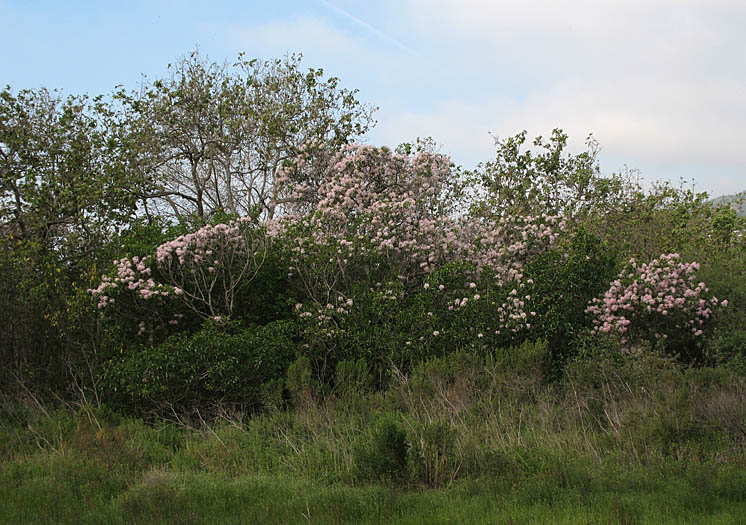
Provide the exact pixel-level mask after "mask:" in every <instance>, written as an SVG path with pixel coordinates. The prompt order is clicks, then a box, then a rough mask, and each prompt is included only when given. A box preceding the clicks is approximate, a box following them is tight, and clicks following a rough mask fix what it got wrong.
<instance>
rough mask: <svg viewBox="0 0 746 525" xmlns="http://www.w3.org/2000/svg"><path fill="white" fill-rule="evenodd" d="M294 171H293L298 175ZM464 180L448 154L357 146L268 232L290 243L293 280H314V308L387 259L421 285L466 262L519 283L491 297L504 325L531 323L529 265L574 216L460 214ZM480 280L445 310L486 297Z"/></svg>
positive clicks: (307, 184)
mask: <svg viewBox="0 0 746 525" xmlns="http://www.w3.org/2000/svg"><path fill="white" fill-rule="evenodd" d="M287 173H289V172H287ZM287 173H286V172H283V176H285V177H288V180H293V179H292V176H290V175H287ZM457 186H458V181H457V180H456V177H455V175H454V173H453V170H452V169H451V164H450V161H449V159H448V158H447V157H445V156H443V155H437V154H431V153H418V154H416V155H412V156H408V155H400V154H396V153H394V152H392V151H391V150H389V149H387V148H374V147H372V146H367V145H358V144H351V145H347V146H344V147H343V148H341V149H340V151H338V152H337V153H336V154H335V155H334V156H333V158H332V159H331V160H330V162H329V163H328V168H327V169H326V171H325V173H324V175H323V176H321V177H318V178H315V179H313V180H311V179H305V180H303V179H296V182H294V192H295V193H294V195H293V200H294V202H296V203H302V204H299V205H298V207H297V208H296V211H295V212H294V213H290V214H288V215H286V216H284V217H282V218H280V219H279V220H276V221H270V223H269V224H268V226H267V230H268V232H271V234H272V235H274V236H276V237H280V238H284V239H286V240H287V241H289V243H290V250H291V253H292V259H293V260H292V263H291V264H292V267H291V276H296V277H298V278H299V279H300V281H301V282H303V283H304V285H305V286H306V291H307V292H308V294H309V296H310V297H311V298H312V302H314V303H315V304H316V305H317V306H316V307H314V308H317V307H321V306H323V305H324V304H326V303H327V302H328V301H329V298H330V297H332V298H333V296H334V295H335V294H338V293H341V292H344V291H345V290H348V289H349V286H350V284H351V283H352V282H353V281H355V280H356V279H359V278H360V272H361V271H362V272H365V271H366V270H365V268H370V267H371V265H380V264H385V265H386V266H387V267H388V268H390V269H391V271H393V272H394V273H395V274H398V278H399V280H400V281H401V282H402V283H403V284H405V285H406V286H407V287H409V288H410V289H411V288H412V286H420V285H421V283H422V280H423V279H424V278H426V277H427V276H428V275H429V274H431V273H432V272H433V270H435V269H436V268H439V267H441V266H443V265H444V264H447V263H450V262H454V261H462V262H466V263H468V264H469V265H470V266H471V267H473V268H475V274H474V275H473V276H472V277H473V278H474V279H475V280H477V281H480V282H481V280H480V277H482V276H485V277H489V278H490V279H492V278H494V279H495V280H497V281H498V282H499V285H500V286H510V287H515V289H516V292H515V294H506V295H507V296H508V297H506V298H500V299H499V300H498V299H497V298H496V297H495V298H494V299H490V300H491V301H493V302H494V304H495V312H494V314H495V320H496V327H495V330H498V331H499V330H501V329H504V328H506V327H507V326H511V327H512V328H511V329H512V330H513V331H515V330H519V329H521V327H522V328H527V327H529V326H530V323H529V322H528V320H529V319H530V316H531V313H530V312H528V311H525V307H526V301H525V299H524V298H523V296H521V295H520V294H519V293H518V291H517V290H520V289H522V288H523V287H524V286H525V283H524V282H523V281H524V276H523V271H524V267H525V264H526V262H527V261H529V260H530V259H531V258H532V257H534V256H535V255H537V254H539V253H542V252H543V251H545V250H547V249H548V248H549V247H551V246H552V245H553V244H554V243H555V242H556V240H557V238H558V235H559V233H560V232H561V231H562V230H563V229H564V227H565V223H564V221H563V220H562V218H561V217H558V216H548V215H541V216H517V217H503V216H495V217H485V216H469V215H464V214H463V213H457V212H455V209H456V208H455V206H454V202H455V197H454V195H455V194H456V193H457V192H456V191H455V188H456V187H457ZM467 277H468V276H467ZM417 283H420V284H417ZM472 284H474V286H473V287H471V289H465V290H449V293H448V295H449V297H450V299H449V303H448V304H447V305H446V304H444V306H443V307H444V308H445V309H447V310H448V311H455V310H459V309H461V308H463V307H465V306H466V305H467V304H470V303H473V302H475V301H478V300H480V298H481V295H480V294H479V293H477V291H476V290H474V289H473V288H474V287H476V284H475V283H472ZM428 286H429V285H428ZM435 286H436V287H442V286H444V285H442V284H440V285H439V284H437V283H436V284H435ZM508 289H509V288H508ZM440 290H442V288H440ZM483 293H486V292H483ZM459 294H460V295H459ZM456 295H458V298H457V297H456ZM391 298H392V299H393V298H395V296H391ZM457 299H458V302H456V300H457ZM314 317H315V315H314Z"/></svg>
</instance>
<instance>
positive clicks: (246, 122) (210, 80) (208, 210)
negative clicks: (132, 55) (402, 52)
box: [115, 51, 372, 221]
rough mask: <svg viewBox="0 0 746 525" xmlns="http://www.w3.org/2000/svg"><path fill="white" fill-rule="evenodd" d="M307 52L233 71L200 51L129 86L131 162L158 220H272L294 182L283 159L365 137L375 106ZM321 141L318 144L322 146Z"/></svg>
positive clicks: (242, 64)
mask: <svg viewBox="0 0 746 525" xmlns="http://www.w3.org/2000/svg"><path fill="white" fill-rule="evenodd" d="M301 58H302V57H301V55H289V56H287V57H285V58H284V59H278V60H267V61H260V60H246V59H245V58H244V57H243V56H242V55H239V57H238V60H237V61H236V63H235V64H234V65H233V66H232V67H231V66H229V65H228V64H227V63H224V64H218V63H215V62H211V61H209V60H208V59H207V58H203V57H201V56H200V55H199V53H198V52H196V51H195V52H192V53H191V54H190V55H188V56H185V57H183V58H181V59H179V60H177V61H176V62H175V63H173V64H172V65H171V66H170V70H171V74H170V76H169V77H166V78H161V79H157V80H155V81H153V82H152V83H149V84H148V85H146V86H145V89H144V90H141V91H140V92H139V93H135V92H127V91H125V90H124V89H120V90H119V91H118V92H117V93H116V94H115V99H116V100H118V101H119V102H120V103H121V104H122V107H123V111H122V113H121V114H120V115H118V118H119V121H120V134H121V139H120V140H121V141H122V142H123V143H124V144H125V145H126V155H125V156H124V157H123V162H125V163H126V165H127V167H128V169H129V171H130V172H131V173H133V174H136V175H137V177H138V178H139V183H138V184H139V188H142V189H141V190H140V191H138V198H139V199H140V201H141V203H142V205H143V208H144V210H145V212H146V214H147V215H148V216H151V214H153V215H157V214H161V215H168V216H171V217H175V218H177V219H178V220H179V221H183V220H184V219H185V218H187V217H189V216H192V215H193V216H196V217H197V218H198V219H199V220H202V221H205V220H209V219H210V218H211V217H212V216H213V215H215V214H221V213H228V214H231V215H233V216H252V215H253V216H257V215H258V214H260V213H261V214H266V215H268V216H270V217H271V216H272V215H273V214H274V211H275V208H276V207H277V206H278V205H280V203H281V201H282V199H283V197H284V196H285V195H284V194H285V193H286V190H287V189H286V188H284V187H282V186H281V185H279V184H275V174H276V171H277V169H278V168H279V167H280V166H281V163H282V162H283V161H285V160H288V159H292V158H293V157H294V156H295V155H296V154H297V153H298V152H299V151H300V150H301V149H302V148H305V147H309V146H312V144H317V146H318V145H321V144H324V145H330V146H334V145H339V144H343V143H345V142H346V141H347V140H349V139H350V138H351V137H352V136H356V135H357V136H359V135H362V134H363V133H365V132H366V131H367V129H368V127H369V126H370V125H371V122H372V120H371V113H372V110H371V109H370V108H367V107H365V106H363V105H362V104H360V102H358V101H357V100H356V99H355V94H356V92H355V91H349V90H346V89H342V88H340V87H339V80H338V79H336V78H333V77H332V78H328V79H326V80H325V79H324V78H323V74H324V72H323V70H321V69H318V70H315V69H310V70H308V71H307V72H304V71H302V70H301V68H300V63H301ZM317 146H315V147H317Z"/></svg>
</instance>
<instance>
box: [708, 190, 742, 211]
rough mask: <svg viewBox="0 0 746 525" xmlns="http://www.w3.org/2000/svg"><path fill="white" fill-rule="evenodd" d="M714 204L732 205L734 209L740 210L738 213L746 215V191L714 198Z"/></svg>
mask: <svg viewBox="0 0 746 525" xmlns="http://www.w3.org/2000/svg"><path fill="white" fill-rule="evenodd" d="M712 204H714V205H715V206H726V205H730V206H731V207H732V208H733V209H735V210H736V211H737V212H738V215H741V216H742V217H746V191H742V192H741V193H736V194H735V195H723V196H722V197H717V198H716V199H712Z"/></svg>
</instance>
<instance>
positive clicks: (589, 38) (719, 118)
mask: <svg viewBox="0 0 746 525" xmlns="http://www.w3.org/2000/svg"><path fill="white" fill-rule="evenodd" d="M744 27H746V2H743V1H740V0H735V1H731V0H709V1H708V2H704V1H703V0H702V1H694V0H691V1H690V0H595V1H593V2H589V1H583V0H577V1H564V2H562V1H558V0H524V1H521V2H517V1H515V0H511V1H509V2H508V1H502V0H493V1H485V0H398V1H393V0H379V1H376V2H364V1H360V0H305V1H299V0H295V1H291V0H275V1H274V2H269V1H267V2H264V1H243V2H237V1H230V2H214V3H211V4H209V7H208V3H207V2H193V1H184V0H170V1H168V0H162V1H158V0H151V1H140V0H132V1H128V2H92V1H91V2H84V1H68V2H56V1H55V2H51V1H35V2H32V1H11V0H0V49H2V52H1V53H0V83H2V84H3V85H5V84H10V85H11V86H12V87H13V89H16V90H18V89H23V88H38V87H40V86H46V87H49V88H55V87H57V88H62V89H63V90H64V91H65V92H68V93H89V94H98V93H109V92H111V90H112V89H113V87H114V86H115V85H117V84H123V85H124V86H125V87H128V88H133V89H134V88H136V87H137V86H138V83H139V82H140V79H141V74H147V75H148V76H149V77H150V78H157V77H159V76H163V75H166V66H167V64H168V63H169V62H171V61H173V60H175V59H176V58H178V57H179V56H180V55H183V54H185V53H188V52H190V51H192V50H194V49H195V47H196V46H198V47H199V49H200V52H201V53H202V54H204V55H208V56H209V57H210V58H211V59H213V60H216V61H223V60H226V59H227V60H232V59H234V58H235V57H236V55H237V54H238V52H240V51H243V52H245V53H246V55H247V56H248V57H258V58H275V57H280V56H282V55H283V54H285V53H287V52H294V51H295V52H302V53H303V54H304V56H305V59H304V65H305V66H306V67H322V68H324V70H325V72H327V73H328V74H330V75H334V76H337V77H339V78H340V79H341V81H342V84H343V85H344V86H345V87H348V88H358V89H359V90H360V94H359V98H360V99H361V100H363V101H365V102H368V103H371V104H373V105H375V106H379V107H380V110H379V111H378V112H377V114H376V118H377V120H378V125H377V126H376V128H374V130H373V132H372V133H370V135H369V137H368V141H369V142H371V143H373V144H380V145H384V144H385V145H389V146H395V145H396V144H398V143H400V142H402V141H408V140H413V139H414V138H416V137H417V136H432V137H433V138H434V139H435V140H436V141H438V142H439V143H440V144H442V152H444V153H448V154H450V155H451V156H452V157H453V159H454V161H455V162H456V163H458V164H461V165H463V166H465V167H467V168H472V167H474V166H475V165H476V163H477V162H479V161H486V160H490V159H491V158H492V157H493V156H494V147H493V145H492V138H491V137H490V135H489V133H490V132H491V133H492V134H494V135H497V136H500V137H506V136H509V135H513V134H515V133H517V132H519V131H521V130H522V129H527V130H528V132H529V134H530V135H532V136H533V135H536V134H543V135H548V134H549V133H550V132H551V130H552V128H554V127H561V128H563V129H565V131H566V132H568V134H569V135H570V138H571V145H572V149H573V151H575V152H579V151H581V149H582V143H583V141H584V139H585V137H586V135H587V134H588V133H593V134H594V135H595V137H596V138H597V139H598V140H599V142H600V143H601V144H602V146H603V150H602V153H601V167H602V170H603V171H604V172H607V173H609V172H613V171H618V170H620V169H621V168H622V167H623V166H624V165H627V166H629V167H631V168H636V169H638V170H640V172H641V175H642V177H643V178H644V179H646V180H655V179H670V180H673V181H675V182H676V181H678V180H679V177H684V178H685V179H686V180H688V181H692V180H693V181H694V183H695V189H697V190H702V191H708V192H710V194H712V195H720V194H723V193H732V192H736V191H741V190H744V189H746V155H744V153H743V149H744V147H743V144H744V143H745V142H746V36H744V32H743V28H744Z"/></svg>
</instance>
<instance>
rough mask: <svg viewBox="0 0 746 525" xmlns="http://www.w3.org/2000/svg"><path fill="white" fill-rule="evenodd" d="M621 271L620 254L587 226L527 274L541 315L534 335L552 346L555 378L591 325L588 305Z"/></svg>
mask: <svg viewBox="0 0 746 525" xmlns="http://www.w3.org/2000/svg"><path fill="white" fill-rule="evenodd" d="M618 271H619V256H618V253H617V252H616V251H615V250H614V249H613V248H612V247H610V246H608V245H607V244H605V243H603V242H601V241H600V240H599V239H598V237H596V236H594V235H592V234H590V233H588V232H587V231H586V230H585V229H583V228H582V227H580V228H578V230H577V231H576V232H575V234H574V235H573V236H572V238H570V239H569V240H566V241H565V242H564V243H562V244H560V245H558V246H557V247H555V248H554V249H552V250H549V251H547V252H545V253H543V254H541V255H539V256H538V257H536V258H535V259H534V260H533V261H531V263H530V264H529V266H528V268H527V271H526V274H527V275H528V276H529V278H530V279H532V280H533V281H534V284H533V286H532V288H531V289H530V294H531V295H532V296H533V297H534V299H535V300H534V302H533V303H532V307H533V308H535V311H536V318H535V319H534V321H533V325H534V327H533V328H534V329H533V332H532V335H533V337H536V338H542V339H545V340H546V341H547V342H548V344H549V350H550V362H549V363H548V364H549V369H548V372H549V373H550V375H551V376H554V377H557V376H558V374H559V373H560V372H561V370H562V367H563V366H564V364H565V362H566V361H567V359H568V358H569V357H571V356H572V353H573V351H574V347H575V342H576V340H577V337H578V336H579V335H580V334H582V333H583V331H584V329H585V328H587V327H589V326H590V322H589V319H588V317H587V315H586V313H585V309H586V308H587V307H588V303H589V301H590V300H591V299H593V298H594V297H596V296H598V295H599V294H601V293H603V292H604V291H605V290H606V289H608V287H609V282H610V281H611V280H612V279H613V278H614V277H615V276H616V274H617V272H618Z"/></svg>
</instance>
